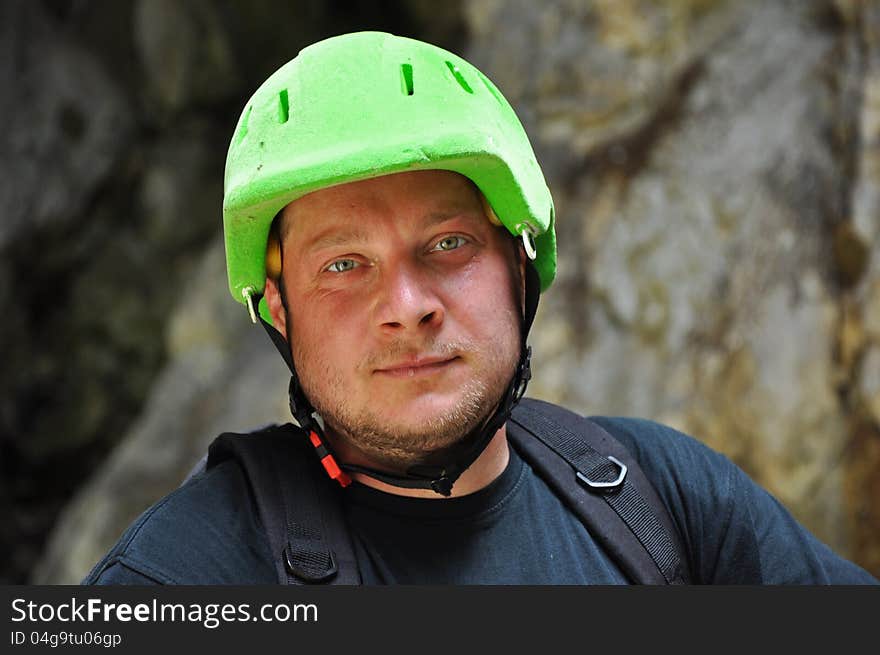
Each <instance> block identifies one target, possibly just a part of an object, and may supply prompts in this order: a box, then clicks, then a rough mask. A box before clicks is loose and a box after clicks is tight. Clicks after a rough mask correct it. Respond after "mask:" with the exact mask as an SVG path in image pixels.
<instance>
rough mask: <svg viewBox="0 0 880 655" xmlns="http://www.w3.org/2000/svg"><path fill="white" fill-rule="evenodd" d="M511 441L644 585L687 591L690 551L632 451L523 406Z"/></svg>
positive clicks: (566, 415) (577, 420) (562, 415)
mask: <svg viewBox="0 0 880 655" xmlns="http://www.w3.org/2000/svg"><path fill="white" fill-rule="evenodd" d="M507 434H508V437H509V438H510V439H511V441H512V442H513V444H514V445H515V446H516V447H517V450H518V451H519V452H521V453H522V454H523V455H524V456H525V457H526V459H527V461H529V463H530V464H532V465H533V466H534V467H535V468H536V470H537V471H538V473H539V474H540V475H541V476H542V477H543V478H544V479H545V480H546V481H547V482H548V484H550V485H551V487H553V489H554V490H555V491H556V492H557V493H558V494H559V495H560V497H562V498H563V500H564V501H565V502H566V503H567V504H568V505H569V506H570V507H571V509H572V511H573V512H574V513H575V514H577V516H578V517H579V518H580V519H581V521H582V522H583V523H584V525H585V526H586V527H587V529H588V530H589V531H590V533H591V534H592V535H593V537H594V538H595V539H596V540H597V541H599V542H600V543H601V544H602V545H603V546H604V547H605V549H606V550H607V551H608V552H609V553H610V554H611V556H612V558H613V559H614V560H615V561H616V562H617V563H618V564H619V565H620V567H621V569H622V570H623V571H624V573H625V574H626V575H627V576H628V577H629V578H630V579H631V580H632V581H633V582H634V583H636V584H654V585H658V584H687V583H688V582H689V575H688V571H687V567H686V565H685V562H686V558H685V557H682V555H681V554H682V553H684V552H685V551H684V547H683V545H682V543H681V540H680V537H679V535H678V532H677V531H676V529H675V527H674V525H673V523H672V519H671V518H670V517H669V513H668V511H667V510H666V507H665V505H664V504H663V502H662V501H661V500H660V498H659V496H658V495H657V492H656V490H655V489H654V487H653V485H652V484H651V483H650V481H649V480H648V479H647V477H645V474H644V473H643V472H642V470H641V469H640V468H639V465H638V462H636V460H635V459H634V458H633V457H632V456H631V455H630V453H629V452H628V451H627V449H626V448H625V447H624V446H623V445H622V444H621V443H620V442H619V441H617V440H616V439H615V438H614V437H612V436H611V435H610V434H609V433H608V432H607V431H605V430H604V429H602V427H600V426H599V425H598V424H597V423H595V422H594V421H590V420H589V419H587V418H585V417H583V416H580V415H579V414H576V413H574V412H571V411H569V410H567V409H564V408H562V407H558V406H556V405H553V404H551V403H547V402H544V401H540V400H536V399H532V398H523V399H522V400H521V401H520V403H519V405H518V406H517V407H516V409H515V410H514V411H513V415H512V416H511V422H510V423H509V424H508V432H507Z"/></svg>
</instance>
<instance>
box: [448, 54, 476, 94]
mask: <svg viewBox="0 0 880 655" xmlns="http://www.w3.org/2000/svg"><path fill="white" fill-rule="evenodd" d="M446 66H447V67H448V68H449V70H450V72H451V73H452V75H453V76H454V77H455V81H456V82H458V85H459V86H460V87H461V88H462V89H464V90H465V91H467V92H468V93H473V92H474V90H473V89H472V88H471V85H470V84H468V83H467V80H466V79H464V76H463V75H462V74H461V71H460V70H458V66H456V65H455V64H453V63H452V62H451V61H447V62H446Z"/></svg>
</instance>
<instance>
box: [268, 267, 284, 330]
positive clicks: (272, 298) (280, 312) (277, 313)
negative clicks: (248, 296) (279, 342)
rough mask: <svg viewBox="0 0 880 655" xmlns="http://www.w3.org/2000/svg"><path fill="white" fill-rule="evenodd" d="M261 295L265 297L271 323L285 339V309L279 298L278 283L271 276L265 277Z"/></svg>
mask: <svg viewBox="0 0 880 655" xmlns="http://www.w3.org/2000/svg"><path fill="white" fill-rule="evenodd" d="M263 297H264V298H265V299H266V306H267V307H268V308H269V314H270V315H271V316H272V325H274V326H275V329H276V330H278V331H279V332H280V333H281V335H282V336H283V337H284V338H285V339H287V310H286V309H285V308H284V302H282V300H281V290H280V289H279V288H278V283H277V282H276V281H275V280H273V279H272V278H266V289H265V291H264V292H263Z"/></svg>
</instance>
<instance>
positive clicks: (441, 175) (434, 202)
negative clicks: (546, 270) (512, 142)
mask: <svg viewBox="0 0 880 655" xmlns="http://www.w3.org/2000/svg"><path fill="white" fill-rule="evenodd" d="M371 212H375V213H378V214H384V215H389V216H391V215H401V216H406V217H408V218H410V219H415V220H418V221H419V223H420V224H423V225H425V226H431V225H434V224H436V223H440V222H443V221H445V220H449V219H451V218H454V217H455V216H458V215H462V214H464V215H467V214H471V213H474V212H478V213H480V214H481V213H482V203H481V200H480V193H479V190H478V189H477V187H476V185H474V183H473V182H471V181H470V180H469V179H468V178H466V177H464V176H463V175H460V174H458V173H454V172H452V171H443V170H429V171H408V172H405V173H396V174H391V175H385V176H380V177H375V178H369V179H367V180H359V181H356V182H349V183H346V184H340V185H336V186H332V187H327V188H324V189H319V190H317V191H313V192H312V193H309V194H307V195H305V196H302V197H301V198H298V199H296V200H294V201H293V202H291V203H289V204H288V205H287V206H286V207H285V208H284V210H283V225H282V230H283V233H287V232H289V230H290V229H291V227H293V226H294V225H295V226H296V227H297V231H298V232H301V231H306V232H309V233H314V232H315V231H316V230H320V231H322V232H323V231H325V230H326V229H328V228H331V227H332V226H333V224H334V223H338V224H340V225H344V224H346V223H351V222H353V221H358V220H360V219H363V218H365V217H366V216H368V215H369V214H370V213H371ZM362 227H363V226H361V228H362ZM348 231H350V232H353V233H356V232H357V231H358V228H357V226H349V230H348Z"/></svg>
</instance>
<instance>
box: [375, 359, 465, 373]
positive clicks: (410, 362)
mask: <svg viewBox="0 0 880 655" xmlns="http://www.w3.org/2000/svg"><path fill="white" fill-rule="evenodd" d="M459 359H460V358H459V357H458V356H455V357H448V356H446V357H442V356H441V357H409V358H407V359H404V360H398V361H396V362H393V363H390V364H388V365H385V366H383V367H382V368H378V369H376V370H375V371H374V372H375V373H376V374H377V375H382V376H387V377H392V378H405V379H409V378H417V377H424V376H428V375H434V374H436V373H439V372H442V371H443V370H445V369H446V368H448V367H449V366H451V365H452V364H453V363H455V362H457V361H458V360H459Z"/></svg>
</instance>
